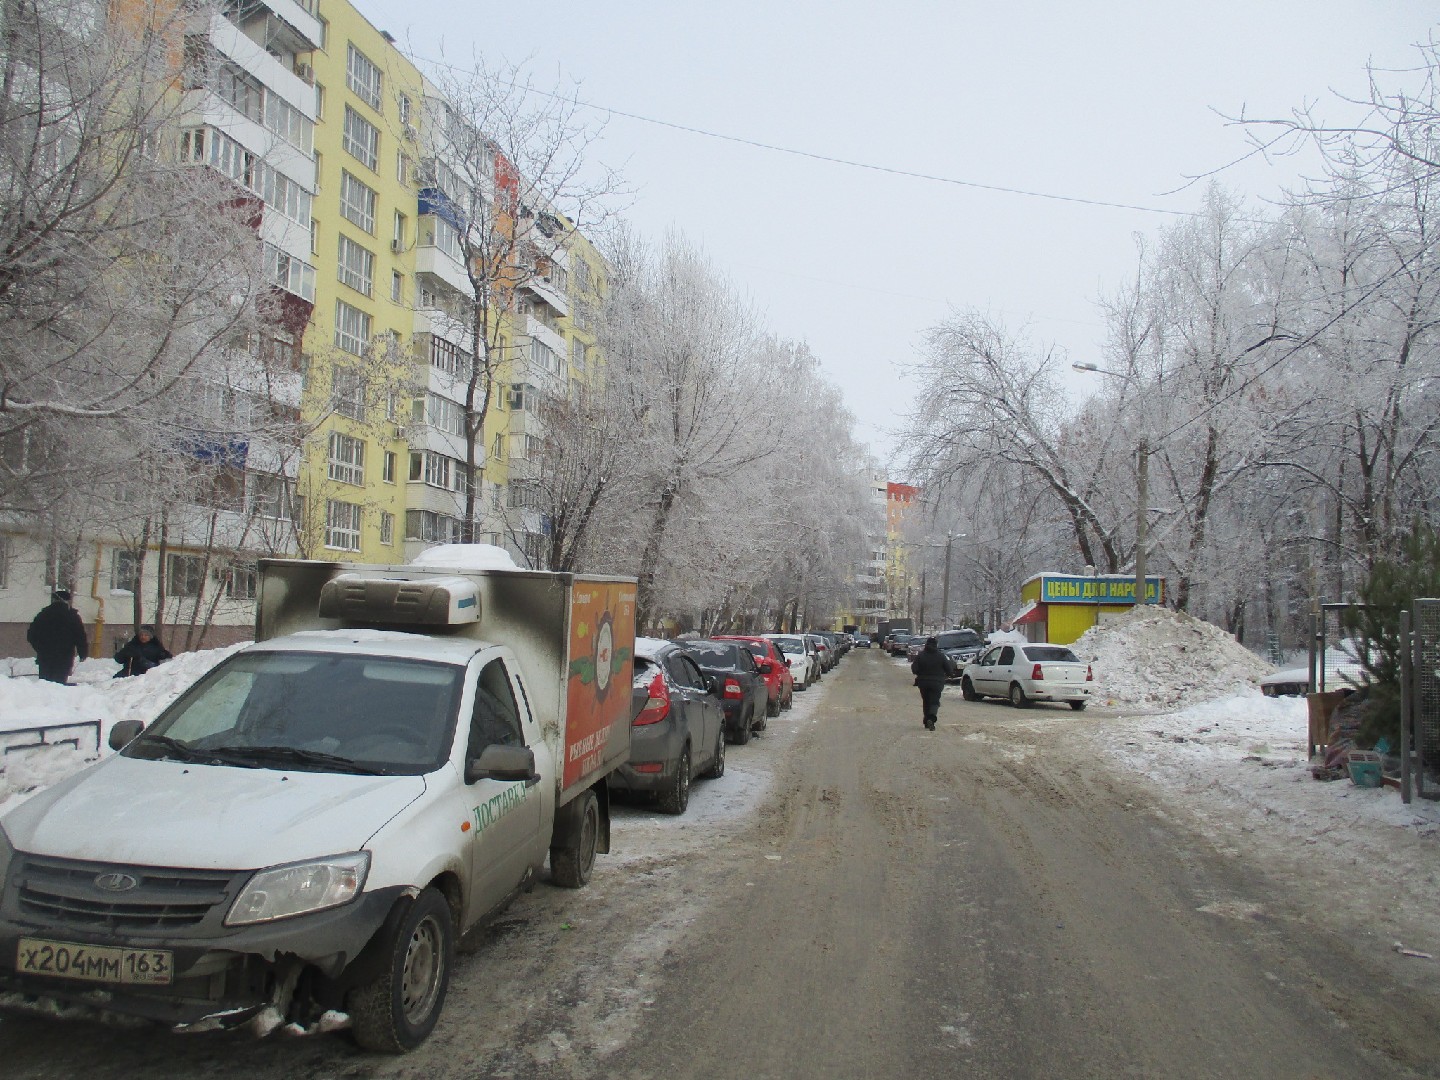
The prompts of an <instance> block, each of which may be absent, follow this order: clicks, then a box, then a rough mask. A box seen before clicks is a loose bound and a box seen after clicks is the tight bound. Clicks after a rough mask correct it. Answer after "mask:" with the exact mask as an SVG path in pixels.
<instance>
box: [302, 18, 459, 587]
mask: <svg viewBox="0 0 1440 1080" xmlns="http://www.w3.org/2000/svg"><path fill="white" fill-rule="evenodd" d="M318 14H319V16H320V19H319V24H320V28H321V29H320V35H319V40H318V41H317V42H316V45H317V47H316V48H315V49H314V50H313V51H312V52H311V54H310V56H309V58H308V59H307V61H306V64H307V69H306V73H307V74H308V75H309V77H310V79H311V81H312V83H313V91H312V94H313V100H314V109H315V114H316V116H317V126H316V136H315V172H316V181H317V184H316V186H317V190H316V193H315V210H314V215H313V217H312V220H311V222H310V229H309V236H308V244H309V250H310V252H311V253H312V258H313V259H314V260H315V263H316V265H317V266H318V267H319V268H320V270H319V272H318V273H317V275H316V285H315V309H314V314H313V316H312V318H311V321H310V325H309V327H308V328H307V330H306V332H305V343H304V355H305V359H304V363H305V375H306V400H305V406H304V413H305V417H306V422H307V427H309V428H311V429H313V431H312V434H311V436H310V438H309V440H308V444H307V452H306V454H305V460H304V463H303V465H302V471H301V478H300V489H301V492H302V494H303V495H304V498H303V500H302V503H301V505H302V506H303V515H304V516H303V521H302V523H301V529H300V534H301V549H302V550H303V552H304V553H305V554H306V555H309V556H311V557H316V558H343V559H360V560H364V561H370V562H401V561H403V556H404V541H405V536H406V531H405V529H406V510H407V505H408V504H407V491H408V489H409V488H410V486H411V482H412V481H413V482H415V483H416V484H419V485H421V486H426V485H430V484H438V485H444V486H452V485H454V484H455V483H456V482H457V478H456V474H455V472H454V470H453V469H450V468H442V467H441V466H442V465H443V464H444V462H443V461H442V460H441V459H440V458H438V457H436V458H434V459H432V458H431V456H430V455H429V454H428V453H427V452H425V451H424V450H423V449H422V450H420V451H418V452H412V451H411V449H410V440H411V439H412V437H414V438H415V439H416V440H417V441H420V442H422V443H423V441H424V436H423V435H422V434H421V431H422V430H423V429H424V428H425V426H426V425H425V422H424V419H423V417H422V418H420V419H421V424H420V425H418V426H412V421H414V420H415V419H417V418H416V416H415V414H414V412H413V410H412V405H411V401H412V398H413V397H415V396H416V394H417V386H416V382H415V367H416V365H415V363H414V360H415V353H414V347H415V345H416V343H417V342H416V340H412V335H413V334H414V331H415V329H416V326H415V314H414V312H415V310H416V308H417V307H419V308H422V309H423V292H422V291H417V285H416V275H415V268H416V258H417V254H416V253H417V248H416V236H417V231H416V230H417V221H416V200H417V196H416V186H415V185H416V176H417V165H418V162H419V157H420V153H421V139H422V136H421V132H420V127H419V125H420V123H421V116H420V112H421V110H420V102H421V101H422V98H423V86H424V83H423V80H422V79H421V76H420V72H419V71H418V70H417V69H416V67H415V66H414V65H413V64H411V63H410V62H409V61H408V60H407V59H406V58H405V57H404V56H403V55H402V54H401V53H400V51H399V50H398V49H396V48H395V47H394V43H393V40H392V39H391V38H390V36H389V35H388V34H386V33H384V32H383V31H381V30H378V29H376V28H375V27H374V26H372V25H371V24H370V23H369V22H368V21H367V20H366V19H365V18H364V17H363V16H362V15H361V14H360V13H359V12H358V11H356V9H355V8H354V7H353V6H351V5H350V4H348V3H344V2H338V0H337V2H332V3H325V4H324V6H323V8H321V9H319V12H318ZM422 344H423V343H422ZM422 400H423V398H422Z"/></svg>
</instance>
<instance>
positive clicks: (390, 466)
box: [380, 450, 397, 484]
mask: <svg viewBox="0 0 1440 1080" xmlns="http://www.w3.org/2000/svg"><path fill="white" fill-rule="evenodd" d="M396 463H397V459H396V457H395V451H393V450H386V451H385V457H384V458H383V459H382V460H381V463H380V479H381V480H383V481H385V483H387V484H393V483H395V465H396Z"/></svg>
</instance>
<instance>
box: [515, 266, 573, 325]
mask: <svg viewBox="0 0 1440 1080" xmlns="http://www.w3.org/2000/svg"><path fill="white" fill-rule="evenodd" d="M520 290H521V291H522V292H526V291H528V292H531V293H534V294H535V296H536V297H537V298H538V299H539V300H541V301H543V302H544V303H545V304H547V305H549V306H550V307H551V308H553V309H554V310H555V314H556V315H557V316H558V317H560V318H568V317H569V315H570V297H568V296H566V295H565V292H564V290H563V289H561V288H560V287H559V285H557V284H556V283H555V282H554V281H553V280H552V279H551V277H550V275H549V274H543V275H538V274H537V275H532V276H530V277H528V278H526V279H525V280H524V281H522V282H520Z"/></svg>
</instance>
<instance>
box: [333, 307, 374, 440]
mask: <svg viewBox="0 0 1440 1080" xmlns="http://www.w3.org/2000/svg"><path fill="white" fill-rule="evenodd" d="M369 343H370V316H369V315H366V314H365V312H363V311H361V310H360V309H359V308H355V307H351V306H350V305H349V304H347V303H345V301H344V300H336V301H335V347H336V348H337V349H344V350H345V351H346V352H348V353H353V354H354V355H356V356H364V355H365V346H366V345H368V344H369ZM357 419H358V418H357Z"/></svg>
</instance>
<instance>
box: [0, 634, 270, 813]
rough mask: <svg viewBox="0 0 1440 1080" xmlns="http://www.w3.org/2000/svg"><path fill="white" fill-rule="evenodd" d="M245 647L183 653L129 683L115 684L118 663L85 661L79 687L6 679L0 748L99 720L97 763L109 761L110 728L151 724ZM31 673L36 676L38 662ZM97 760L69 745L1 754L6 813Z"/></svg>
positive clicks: (0, 694)
mask: <svg viewBox="0 0 1440 1080" xmlns="http://www.w3.org/2000/svg"><path fill="white" fill-rule="evenodd" d="M243 647H244V646H243V644H242V645H231V646H228V647H226V648H223V649H206V650H204V651H202V652H191V653H181V654H180V655H179V656H177V657H175V659H174V660H167V661H166V662H165V663H163V664H161V665H160V666H159V667H157V668H155V669H154V670H153V671H148V672H146V673H145V674H144V675H139V676H136V677H134V678H130V679H117V678H115V677H114V675H115V672H116V670H118V668H119V665H118V664H116V663H115V662H114V661H113V660H86V661H84V662H83V663H81V664H79V665H77V666H76V670H75V674H74V675H73V676H72V677H71V681H72V682H73V683H74V684H75V685H74V686H61V685H59V684H58V683H50V682H41V681H40V680H39V679H38V678H36V677H34V676H33V675H22V674H17V675H13V676H8V677H7V676H6V675H4V674H3V673H0V747H3V746H4V745H5V744H7V743H14V742H19V741H25V742H29V741H31V740H30V739H28V738H27V739H23V740H22V739H20V738H18V737H16V738H13V739H6V738H5V737H4V733H6V732H20V731H23V730H24V729H28V728H37V727H53V726H55V725H58V724H79V723H86V722H94V721H99V723H100V749H99V755H98V756H104V755H106V754H109V753H110V752H111V751H110V747H109V741H108V740H109V738H110V729H111V728H112V727H114V726H115V724H116V723H117V722H118V721H120V720H139V721H141V722H142V723H145V724H148V723H150V721H152V720H154V719H155V717H156V716H157V715H159V713H160V710H161V709H163V708H165V706H166V705H169V704H170V703H171V702H172V701H174V700H175V699H176V698H177V697H179V696H180V695H181V693H183V692H184V691H185V690H187V689H188V688H189V687H190V686H191V685H192V684H193V683H194V682H195V681H196V680H197V679H199V678H200V676H202V675H204V674H205V673H206V672H207V671H209V670H210V669H211V668H212V667H214V666H215V665H216V664H218V663H219V662H220V661H221V660H223V659H225V657H227V656H229V655H230V654H231V653H233V652H235V651H236V650H237V649H240V648H243ZM29 666H30V668H31V670H33V669H34V665H33V663H32V664H31V665H29ZM12 670H14V671H16V672H23V671H24V670H25V666H24V665H22V664H20V663H18V662H17V663H15V664H14V665H13V667H12ZM96 756H97V755H96V754H95V752H94V749H93V747H92V746H90V745H86V747H85V750H84V753H83V754H78V753H77V752H76V751H75V750H74V749H73V748H70V747H64V746H56V747H53V748H48V747H47V748H45V749H35V750H24V751H14V752H11V753H4V754H0V812H3V811H5V810H7V809H9V808H10V807H12V806H16V805H18V804H19V802H20V799H21V797H22V796H24V795H29V794H32V793H34V792H35V791H37V790H39V789H40V788H42V787H45V786H46V785H48V784H53V783H55V782H56V781H57V780H61V779H63V778H64V777H65V776H68V775H69V774H70V773H72V772H74V771H75V770H76V769H78V768H80V767H82V766H83V765H84V764H85V763H86V762H87V761H92V760H95V759H96Z"/></svg>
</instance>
